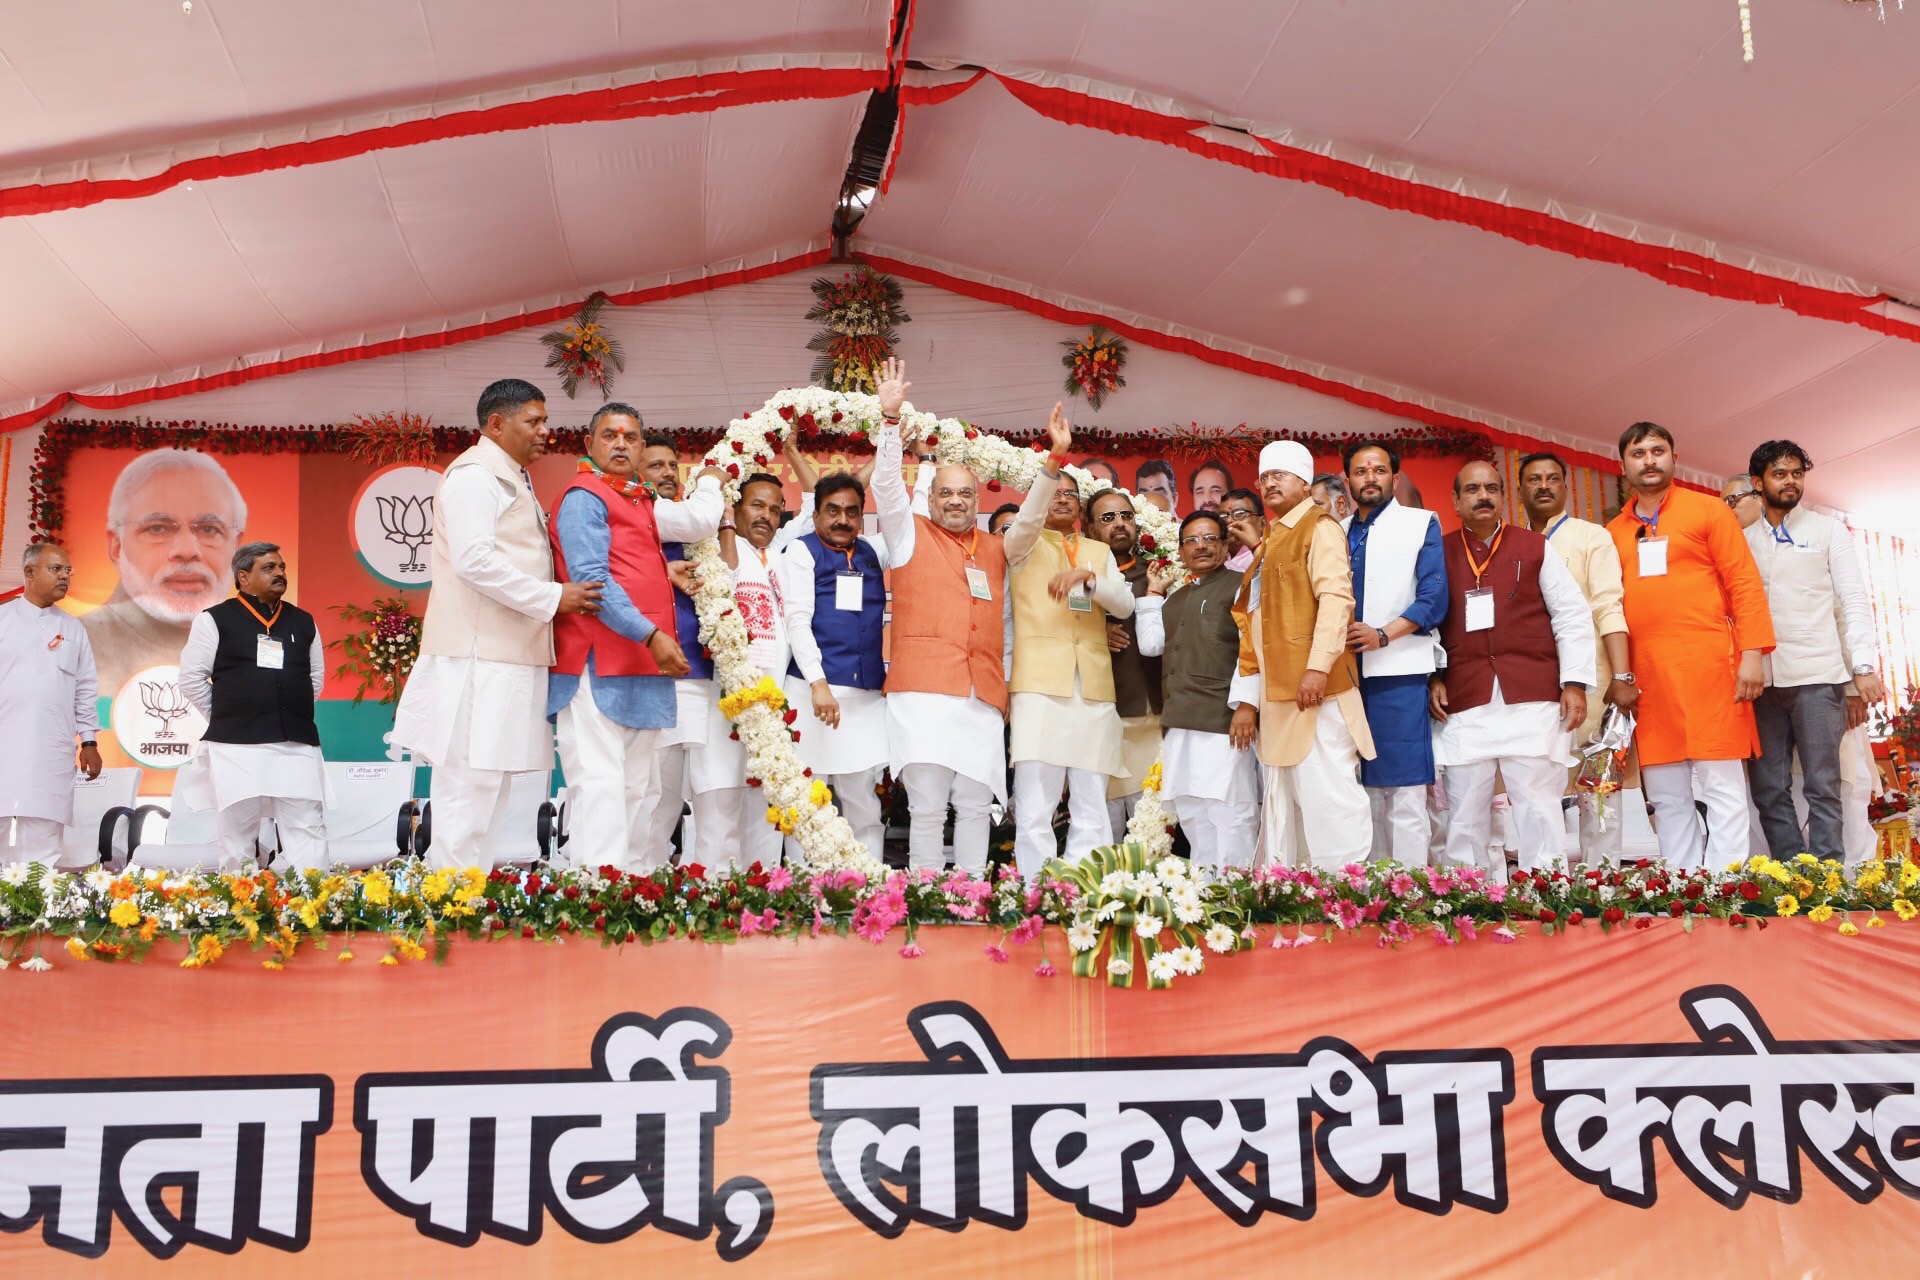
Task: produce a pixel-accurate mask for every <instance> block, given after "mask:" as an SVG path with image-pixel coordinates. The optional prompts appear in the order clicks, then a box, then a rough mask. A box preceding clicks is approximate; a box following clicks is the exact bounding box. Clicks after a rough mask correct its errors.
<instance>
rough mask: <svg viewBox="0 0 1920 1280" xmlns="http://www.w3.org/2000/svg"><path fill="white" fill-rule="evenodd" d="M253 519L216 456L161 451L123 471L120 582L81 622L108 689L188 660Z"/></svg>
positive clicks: (114, 538)
mask: <svg viewBox="0 0 1920 1280" xmlns="http://www.w3.org/2000/svg"><path fill="white" fill-rule="evenodd" d="M246 524H247V504H246V501H245V500H244V499H243V498H241V496H240V490H239V488H238V487H236V486H235V485H234V483H233V479H232V477H230V476H228V475H227V470H226V468H225V467H223V466H221V465H220V463H219V462H218V461H216V460H215V459H214V458H213V457H211V456H210V455H208V454H204V453H200V452H197V451H195V450H191V449H155V450H153V451H152V452H150V453H143V454H141V455H140V456H139V457H138V458H135V459H134V460H133V461H132V462H129V463H128V464H127V465H126V467H125V468H123V469H122V470H121V472H120V474H119V476H117V477H116V478H115V479H114V482H113V489H112V491H111V492H110V493H109V494H108V497H107V559H108V560H110V561H112V562H113V567H114V569H115V570H116V571H117V572H118V573H119V575H120V582H119V584H118V585H117V586H115V587H114V589H113V594H112V595H111V596H109V597H108V598H107V602H106V603H105V604H103V605H101V606H100V607H99V608H98V609H95V610H93V612H91V613H89V614H87V615H86V617H85V618H84V619H83V620H82V623H81V625H83V626H85V627H86V629H87V638H88V640H89V641H90V642H91V643H92V645H93V653H94V659H95V661H96V662H97V663H98V664H99V676H100V685H101V688H103V689H105V690H106V691H107V693H108V694H109V695H112V694H113V693H114V692H116V691H117V690H118V689H119V688H120V686H121V685H123V684H125V683H126V682H127V680H128V678H129V677H131V676H132V675H133V674H134V673H135V672H137V671H142V670H144V669H146V668H147V667H153V666H166V665H171V664H172V663H174V662H175V661H176V660H177V659H178V658H179V656H180V650H181V647H182V646H184V645H185V644H186V642H187V633H188V631H189V630H191V628H192V624H193V620H194V619H195V618H196V617H198V616H199V615H200V613H201V611H202V610H204V609H208V608H211V607H212V606H214V605H216V604H218V603H220V601H221V600H222V599H224V598H225V597H226V594H227V586H226V582H227V579H226V568H227V562H228V561H229V560H231V559H232V558H233V550H234V548H235V547H237V546H239V545H240V537H241V534H242V532H243V531H244V530H245V528H246Z"/></svg>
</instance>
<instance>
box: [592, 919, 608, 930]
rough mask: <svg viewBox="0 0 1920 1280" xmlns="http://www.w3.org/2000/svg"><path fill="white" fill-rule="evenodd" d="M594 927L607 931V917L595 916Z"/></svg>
mask: <svg viewBox="0 0 1920 1280" xmlns="http://www.w3.org/2000/svg"><path fill="white" fill-rule="evenodd" d="M593 927H594V928H596V929H598V930H599V931H600V932H602V933H605V932H606V931H607V918H606V917H605V916H595V917H594V918H593Z"/></svg>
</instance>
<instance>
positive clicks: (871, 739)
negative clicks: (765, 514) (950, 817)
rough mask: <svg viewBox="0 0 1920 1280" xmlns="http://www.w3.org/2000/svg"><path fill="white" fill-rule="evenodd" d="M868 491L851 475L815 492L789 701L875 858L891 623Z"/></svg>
mask: <svg viewBox="0 0 1920 1280" xmlns="http://www.w3.org/2000/svg"><path fill="white" fill-rule="evenodd" d="M866 506H867V489H866V486H865V485H863V484H862V483H861V482H860V480H859V479H858V478H857V477H855V476H852V475H848V474H846V473H844V472H842V473H839V474H836V475H829V476H825V477H823V478H822V479H821V480H820V481H819V483H817V484H816V485H815V486H814V489H813V532H811V533H808V534H806V535H805V536H803V537H800V538H797V539H795V540H794V541H793V542H792V543H791V544H789V545H788V547H787V549H786V551H785V552H784V553H783V554H784V556H785V561H786V563H785V566H784V567H785V572H786V580H787V583H788V587H787V601H786V604H787V639H788V641H789V643H790V644H791V646H792V648H793V661H792V663H791V665H790V666H789V667H788V669H787V705H788V706H789V707H792V708H794V709H795V710H796V711H797V712H798V713H799V719H798V721H797V722H796V723H795V728H797V729H799V730H800V747H799V749H800V758H801V759H802V760H804V761H806V763H807V767H808V768H810V769H812V770H813V772H814V776H815V777H818V778H824V779H826V781H827V783H828V784H829V785H830V786H832V788H833V800H834V803H835V804H836V805H837V806H839V809H840V813H841V816H842V817H844V818H846V820H847V823H848V824H849V825H850V826H852V828H853V834H854V835H855V836H856V837H857V838H858V839H859V840H860V842H861V843H862V844H864V845H866V846H867V851H868V852H869V853H871V854H872V855H873V856H874V858H876V859H878V858H879V857H880V855H881V851H882V844H883V840H884V838H885V835H886V823H885V819H884V818H883V817H882V814H881V809H880V800H879V796H878V793H877V788H878V787H879V785H880V776H881V773H882V772H883V771H884V770H885V769H886V767H887V758H888V746H887V707H886V696H885V694H883V693H882V692H881V686H882V685H884V684H885V683H886V678H887V664H886V660H885V658H884V657H883V656H882V654H881V634H882V632H883V631H884V629H885V626H886V620H887V587H886V582H885V580H884V578H883V577H882V575H883V574H884V572H885V571H886V568H887V557H886V552H885V548H884V546H883V545H877V544H876V542H875V540H874V539H871V538H865V537H862V536H860V530H861V527H862V525H863V523H864V521H865V515H864V513H865V511H866Z"/></svg>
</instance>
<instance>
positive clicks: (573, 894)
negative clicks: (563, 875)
mask: <svg viewBox="0 0 1920 1280" xmlns="http://www.w3.org/2000/svg"><path fill="white" fill-rule="evenodd" d="M560 894H561V896H562V897H565V898H568V899H573V898H578V897H579V896H580V886H579V885H577V884H570V885H568V886H567V887H566V888H564V889H562V890H561V891H560Z"/></svg>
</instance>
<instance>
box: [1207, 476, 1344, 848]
mask: <svg viewBox="0 0 1920 1280" xmlns="http://www.w3.org/2000/svg"><path fill="white" fill-rule="evenodd" d="M1312 477H1313V455H1312V454H1310V453H1308V452H1307V449H1306V446H1305V445H1302V444H1300V443H1299V442H1297V441H1294V440H1275V441H1274V442H1272V443H1271V444H1269V445H1267V446H1266V448H1264V449H1262V450H1261V451H1260V475H1259V481H1258V483H1259V485H1260V496H1261V498H1262V500H1263V501H1264V502H1265V503H1266V507H1267V513H1268V514H1269V515H1270V516H1271V517H1272V519H1271V520H1270V521H1269V522H1268V524H1267V540H1266V542H1265V543H1264V544H1262V546H1261V550H1260V555H1259V559H1258V560H1257V562H1256V563H1255V564H1254V566H1253V568H1252V569H1251V570H1249V571H1248V573H1247V574H1246V576H1245V578H1244V579H1243V580H1242V582H1241V585H1240V594H1239V595H1238V596H1237V597H1236V598H1235V600H1234V605H1233V614H1234V620H1235V622H1236V623H1237V625H1238V627H1239V631H1240V660H1239V666H1238V671H1237V674H1236V675H1235V676H1234V680H1233V685H1232V687H1231V689H1230V690H1229V691H1228V695H1227V696H1228V701H1229V703H1230V704H1231V705H1232V707H1233V718H1232V720H1231V721H1230V722H1229V725H1228V730H1227V732H1228V736H1229V738H1230V739H1231V740H1232V743H1233V745H1234V747H1236V748H1238V749H1240V750H1246V749H1248V748H1255V749H1256V750H1257V753H1258V755H1259V759H1260V765H1261V774H1262V782H1263V785H1264V789H1265V792H1266V805H1265V808H1264V810H1263V814H1262V821H1261V844H1262V846H1263V848H1264V849H1265V857H1266V858H1267V859H1268V860H1269V861H1273V862H1278V863H1280V864H1281V865H1283V866H1295V867H1297V866H1305V865H1308V864H1309V862H1310V863H1311V865H1313V866H1316V867H1338V866H1341V865H1343V864H1345V863H1349V862H1357V861H1360V860H1361V859H1364V858H1365V857H1366V856H1367V851H1368V849H1369V848H1370V847H1371V846H1372V844H1373V823H1372V815H1371V813H1370V811H1369V808H1368V803H1367V793H1366V791H1365V789H1364V788H1363V787H1362V786H1361V785H1360V769H1361V767H1362V764H1363V762H1364V761H1365V760H1368V759H1371V758H1372V756H1373V752H1374V747H1373V736H1372V734H1371V733H1370V732H1369V731H1368V727H1367V715H1366V711H1365V709H1364V707H1363V706H1362V702H1361V697H1360V691H1359V680H1360V673H1359V667H1358V664H1357V663H1356V661H1355V660H1354V657H1353V654H1352V653H1351V652H1349V651H1348V646H1347V634H1348V626H1349V624H1350V622H1351V620H1352V618H1353V580H1352V577H1351V575H1350V574H1349V573H1348V570H1347V548H1346V539H1345V538H1343V537H1342V536H1341V532H1340V526H1339V525H1338V524H1337V523H1336V522H1335V521H1333V520H1332V519H1330V518H1329V517H1328V516H1327V514H1326V513H1325V512H1324V511H1322V510H1321V509H1320V508H1319V507H1318V506H1317V505H1315V503H1314V502H1313V501H1312V499H1310V498H1309V497H1308V495H1307V486H1308V484H1309V482H1310V481H1311V479H1312Z"/></svg>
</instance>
